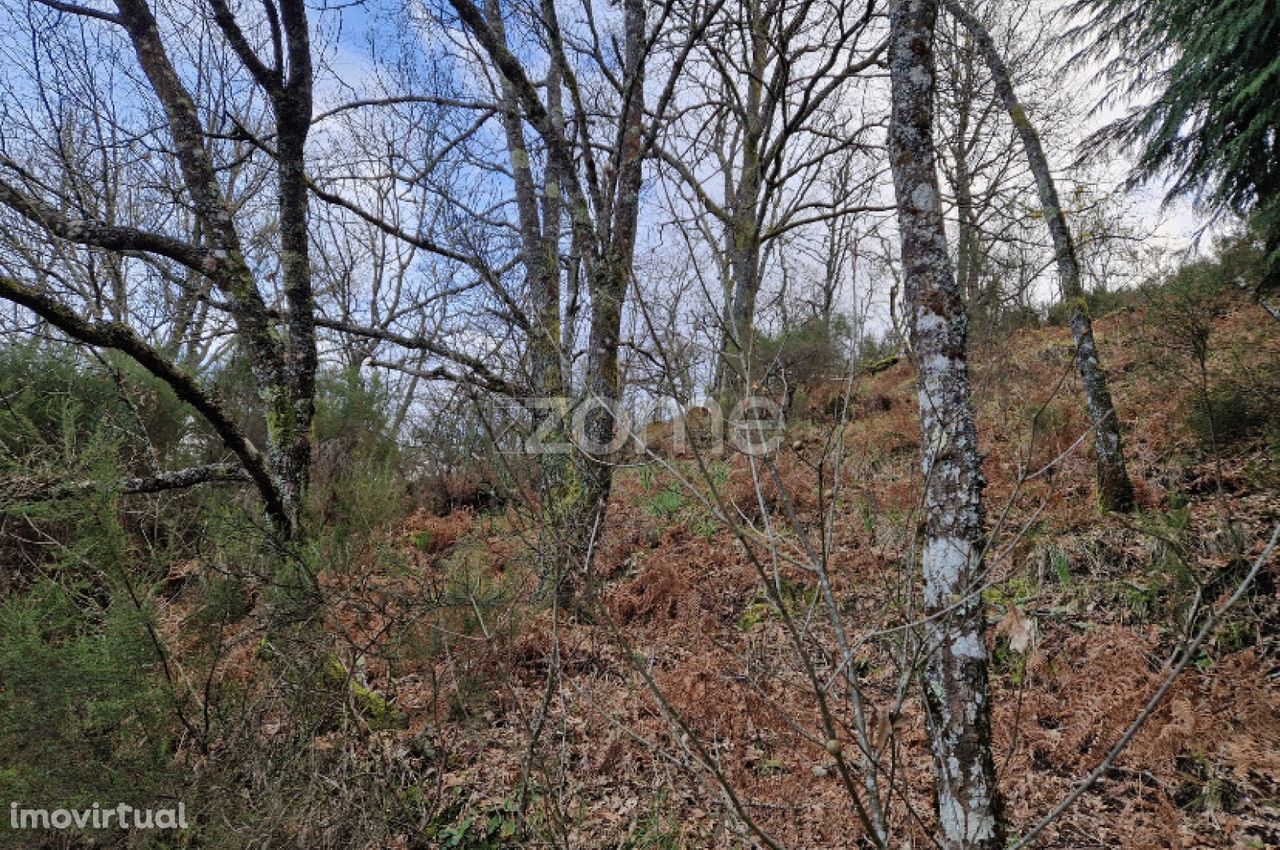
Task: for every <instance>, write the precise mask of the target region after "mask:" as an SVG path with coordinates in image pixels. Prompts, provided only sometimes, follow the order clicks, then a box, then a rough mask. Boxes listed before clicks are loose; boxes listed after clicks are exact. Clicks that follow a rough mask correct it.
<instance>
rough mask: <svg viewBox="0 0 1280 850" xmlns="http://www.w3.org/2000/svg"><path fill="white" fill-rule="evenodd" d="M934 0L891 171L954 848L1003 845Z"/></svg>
mask: <svg viewBox="0 0 1280 850" xmlns="http://www.w3.org/2000/svg"><path fill="white" fill-rule="evenodd" d="M937 10H938V3H937V0H897V2H895V3H894V4H893V6H892V7H891V12H890V59H889V69H890V79H891V87H892V101H893V111H892V117H891V119H890V125H889V161H890V164H891V167H892V169H893V182H894V191H895V194H896V198H897V205H898V226H899V238H900V240H901V246H902V263H903V271H904V279H905V296H906V311H907V316H908V321H909V326H910V335H911V344H912V351H913V353H914V355H915V359H916V369H917V378H916V386H917V393H918V396H919V403H920V428H921V433H922V436H923V466H924V479H925V501H924V514H925V517H924V519H925V525H924V549H923V553H922V555H921V563H922V567H923V572H924V614H925V616H926V617H927V618H928V621H927V625H926V626H925V630H924V631H925V640H926V641H927V646H926V650H927V653H928V657H927V661H926V669H925V675H924V697H925V704H926V707H927V712H928V725H929V734H930V740H931V746H932V750H933V758H934V771H935V780H936V786H937V815H938V830H939V836H938V838H939V843H940V846H942V847H943V848H945V850H960V849H961V848H966V850H967V848H981V850H987V848H991V850H995V848H999V847H1002V846H1003V843H1004V839H1003V828H1002V824H1001V818H1000V802H999V795H998V792H997V789H996V781H995V770H994V766H993V762H992V757H991V721H990V706H989V702H988V696H987V648H986V643H985V639H984V636H983V630H984V615H983V609H982V599H981V596H980V595H979V593H978V588H979V587H980V585H981V581H982V577H983V566H982V487H983V480H982V474H981V471H980V469H979V463H980V457H979V454H978V447H977V442H976V437H975V431H974V423H973V406H972V401H971V398H970V391H969V379H968V373H967V368H966V363H965V355H966V351H965V346H966V342H967V340H966V334H967V328H966V320H965V315H964V308H963V301H962V300H961V298H960V293H959V290H958V288H957V285H956V281H955V277H954V275H953V273H952V270H951V263H950V259H949V257H948V254H947V241H946V232H945V230H944V228H943V219H942V204H941V197H940V195H939V191H938V178H937V173H936V170H935V169H936V155H935V151H934V146H933V95H934V87H935V79H934V63H933V29H934V24H935V22H936V19H937Z"/></svg>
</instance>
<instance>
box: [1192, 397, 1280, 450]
mask: <svg viewBox="0 0 1280 850" xmlns="http://www.w3.org/2000/svg"><path fill="white" fill-rule="evenodd" d="M1264 421H1265V417H1264V416H1261V415H1260V414H1259V413H1257V412H1256V411H1255V410H1254V406H1253V405H1252V404H1251V403H1250V400H1249V398H1248V396H1247V395H1246V394H1245V392H1244V391H1243V390H1242V389H1241V388H1240V387H1238V386H1234V385H1231V384H1220V385H1218V386H1214V387H1212V388H1211V389H1210V390H1209V392H1208V394H1207V397H1204V398H1192V399H1191V400H1189V401H1188V402H1187V405H1186V408H1185V422H1186V425H1187V427H1188V428H1189V429H1190V430H1191V432H1192V433H1193V434H1194V435H1195V436H1196V438H1197V439H1198V440H1199V441H1200V442H1201V443H1202V444H1203V445H1204V446H1206V447H1210V446H1212V445H1213V444H1214V443H1215V442H1216V443H1217V444H1218V445H1224V444H1226V443H1230V442H1232V441H1234V440H1238V439H1240V438H1241V437H1243V436H1245V435H1246V434H1248V433H1249V431H1251V430H1253V429H1254V428H1255V427H1256V426H1258V425H1260V424H1262V423H1263V422H1264Z"/></svg>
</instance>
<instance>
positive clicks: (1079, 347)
mask: <svg viewBox="0 0 1280 850" xmlns="http://www.w3.org/2000/svg"><path fill="white" fill-rule="evenodd" d="M945 5H946V9H947V11H948V12H949V13H950V14H951V15H952V16H954V17H955V18H956V20H958V21H960V23H961V24H963V25H964V27H965V29H967V30H968V31H969V33H970V35H972V36H973V39H974V42H975V43H976V44H977V46H978V49H979V50H980V51H981V52H982V55H983V58H984V60H985V61H986V63H987V67H988V68H990V70H991V77H992V81H993V82H994V83H995V88H996V94H998V95H999V97H1000V100H1001V102H1002V103H1003V104H1004V108H1005V110H1006V111H1008V113H1009V117H1010V118H1011V119H1012V121H1013V126H1014V130H1015V131H1016V132H1017V134H1018V138H1019V139H1020V140H1021V142H1022V147H1023V150H1024V152H1025V153H1026V157H1027V163H1028V165H1029V166H1030V168H1031V173H1032V174H1033V175H1035V178H1036V188H1037V189H1038V191H1039V194H1040V206H1041V208H1042V209H1043V211H1044V220H1045V224H1047V225H1048V227H1049V236H1050V237H1051V238H1052V240H1053V249H1054V254H1055V256H1056V259H1057V264H1058V280H1059V281H1060V284H1061V287H1062V297H1063V299H1064V300H1065V301H1066V302H1067V304H1068V305H1069V306H1070V308H1071V322H1070V324H1071V337H1072V339H1073V341H1074V342H1075V354H1076V369H1077V371H1078V372H1079V373H1080V381H1081V383H1082V384H1083V385H1084V397H1085V404H1086V406H1087V407H1088V409H1089V419H1090V420H1091V422H1092V424H1093V436H1094V448H1095V450H1096V452H1097V461H1098V470H1097V481H1098V504H1099V505H1100V506H1101V507H1102V509H1103V510H1107V511H1127V510H1129V509H1131V508H1132V507H1133V484H1132V483H1131V482H1130V481H1129V473H1128V471H1127V470H1126V468H1125V462H1124V444H1123V441H1122V439H1121V436H1120V422H1119V420H1118V419H1117V418H1116V411H1115V405H1114V404H1112V401H1111V391H1110V389H1109V388H1108V387H1107V375H1106V372H1105V371H1104V370H1103V368H1102V362H1101V360H1100V359H1099V357H1098V346H1097V343H1096V342H1094V338H1093V321H1092V319H1091V318H1090V317H1089V306H1088V303H1087V301H1086V300H1085V294H1084V285H1083V284H1082V283H1081V280H1080V262H1079V259H1078V257H1077V255H1076V246H1075V241H1074V239H1073V238H1072V236H1071V230H1070V228H1069V227H1067V219H1066V215H1065V214H1064V213H1063V211H1062V203H1061V202H1060V201H1059V199H1058V190H1057V186H1056V185H1055V184H1054V180H1053V173H1052V172H1051V171H1050V170H1049V160H1048V158H1047V157H1046V156H1045V154H1044V146H1043V145H1042V144H1041V142H1040V135H1039V133H1037V132H1036V129H1035V127H1034V126H1033V125H1032V124H1031V121H1030V120H1029V119H1028V118H1027V113H1026V110H1024V109H1023V108H1022V104H1021V103H1019V102H1018V97H1017V94H1016V93H1015V92H1014V90H1013V81H1012V78H1011V77H1010V76H1009V69H1008V68H1007V67H1006V66H1005V64H1004V59H1003V58H1002V57H1001V56H1000V51H999V50H997V49H996V45H995V41H994V40H993V39H992V38H991V34H990V33H989V32H987V30H986V28H985V27H984V26H983V25H982V22H981V21H979V20H978V19H977V18H976V17H974V16H973V15H972V14H970V13H969V11H968V10H966V9H965V8H964V7H963V6H961V5H960V4H959V3H958V2H956V0H945Z"/></svg>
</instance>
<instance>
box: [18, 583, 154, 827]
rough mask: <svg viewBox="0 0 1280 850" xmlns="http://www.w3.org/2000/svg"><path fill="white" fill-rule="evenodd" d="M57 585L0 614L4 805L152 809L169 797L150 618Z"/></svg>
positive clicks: (34, 591)
mask: <svg viewBox="0 0 1280 850" xmlns="http://www.w3.org/2000/svg"><path fill="white" fill-rule="evenodd" d="M118 596H119V597H120V598H117V597H116V595H113V596H112V597H110V598H108V600H107V601H106V602H105V603H101V604H98V603H94V602H93V601H91V600H90V599H86V598H84V597H83V596H82V595H79V594H76V593H75V592H73V591H71V590H68V589H67V588H65V587H63V586H61V585H60V584H57V583H55V582H53V581H43V582H41V583H39V584H37V585H34V586H33V587H31V588H30V589H29V590H28V591H27V592H25V593H23V594H21V595H17V596H11V597H10V598H9V599H8V600H7V601H5V603H4V604H3V606H0V682H3V683H4V686H3V687H2V688H0V765H2V766H3V767H2V768H0V798H4V799H7V800H12V801H20V802H25V803H27V804H28V805H30V806H34V807H48V808H59V807H66V808H89V807H90V806H92V804H93V803H94V802H100V803H102V804H103V805H108V804H115V803H129V804H130V805H135V806H149V805H153V804H155V802H156V800H158V799H160V798H161V797H162V796H163V795H165V794H168V793H172V786H171V783H172V781H173V780H174V777H175V770H174V767H173V764H172V761H171V757H170V752H171V746H172V739H173V728H172V726H173V718H174V714H173V707H172V701H171V699H170V698H169V694H168V691H167V689H166V687H165V684H164V679H163V677H162V676H161V674H160V669H159V663H158V656H157V654H156V651H155V647H154V646H153V645H152V644H151V643H150V641H149V637H148V631H147V627H146V614H145V613H144V612H140V611H138V610H137V609H136V608H135V607H134V606H133V605H132V604H131V603H130V602H129V601H128V599H127V598H124V594H119V595H118Z"/></svg>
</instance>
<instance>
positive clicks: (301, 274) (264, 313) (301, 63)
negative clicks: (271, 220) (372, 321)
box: [116, 0, 317, 537]
mask: <svg viewBox="0 0 1280 850" xmlns="http://www.w3.org/2000/svg"><path fill="white" fill-rule="evenodd" d="M211 6H212V9H213V13H214V19H215V21H216V23H217V24H218V26H219V28H220V29H221V30H222V32H223V34H224V35H225V36H226V38H227V40H228V41H229V43H230V44H231V46H232V48H233V49H234V50H235V52H236V54H237V56H238V57H239V58H240V59H241V61H242V62H243V63H244V65H245V67H246V68H247V69H248V70H249V72H250V74H251V75H252V76H253V77H254V79H255V81H256V82H258V83H259V84H260V85H261V86H262V88H263V89H264V90H265V91H266V93H267V95H268V97H269V98H270V100H271V106H272V111H273V112H274V114H275V118H276V128H275V129H276V150H275V159H276V163H277V175H276V176H277V201H278V213H279V219H278V224H279V230H280V258H279V259H280V275H281V279H282V281H283V285H284V294H285V301H286V303H288V305H289V313H288V315H287V317H286V319H285V333H284V335H283V339H282V338H281V337H280V336H279V335H278V334H277V333H276V330H275V327H274V320H273V318H272V313H271V311H270V310H268V309H267V306H266V301H265V299H264V298H263V295H262V293H261V291H260V290H259V288H258V284H257V281H256V280H255V278H254V274H253V272H252V270H251V269H250V268H249V265H248V263H247V262H246V260H245V257H244V251H243V248H242V244H241V239H240V235H239V233H238V232H237V230H236V227H235V223H234V221H233V217H232V212H231V207H230V205H229V204H228V203H227V200H226V197H225V195H224V193H223V190H222V187H221V185H220V184H219V181H218V177H217V173H216V172H215V169H214V166H213V160H212V159H211V157H210V156H209V152H208V150H207V149H206V146H205V139H206V133H205V130H204V127H203V125H202V123H201V119H200V115H199V112H198V110H197V108H196V105H195V101H194V99H193V98H192V97H191V94H190V93H189V92H188V91H187V89H186V86H185V85H184V84H183V82H182V79H181V77H180V76H179V74H178V72H177V70H176V69H175V67H174V65H173V62H172V61H171V59H170V57H169V55H168V52H167V51H166V49H165V46H164V43H163V41H162V39H161V36H160V30H159V26H158V24H157V22H156V19H155V16H154V14H153V13H152V11H151V9H150V7H149V6H148V5H147V2H146V0H116V8H117V9H118V10H119V20H120V24H121V25H122V26H123V27H124V29H125V31H126V32H127V33H128V35H129V38H130V41H131V42H132V43H133V47H134V52H135V53H136V55H137V57H138V62H139V65H140V66H141V67H142V71H143V73H144V74H145V76H146V78H147V81H148V83H149V84H150V86H151V89H152V91H154V92H155V94H156V97H157V99H158V100H159V101H160V104H161V106H162V107H163V109H164V112H165V118H166V120H167V124H168V129H169V133H170V135H171V136H172V137H173V143H174V148H175V156H176V158H177V161H178V166H179V170H180V172H181V174H182V178H183V184H184V186H185V188H186V190H187V194H188V195H189V196H190V198H191V202H192V209H193V211H194V213H195V215H196V217H197V219H198V220H199V221H200V224H201V229H202V231H203V232H204V234H205V240H206V242H207V243H208V244H209V245H210V249H209V251H208V255H207V256H206V257H204V258H203V259H202V260H201V265H200V271H201V272H202V273H203V274H206V275H208V276H209V277H210V278H211V279H212V280H214V281H215V283H216V284H217V286H218V287H219V289H221V290H222V292H223V293H225V294H226V296H227V298H228V301H229V304H230V309H231V313H232V316H233V317H234V319H235V322H236V327H237V330H238V332H239V341H240V343H241V345H243V347H244V349H245V351H246V353H247V354H248V357H249V362H250V364H251V367H252V370H253V375H254V379H255V382H256V383H257V389H258V394H259V397H260V398H261V400H262V403H263V407H264V410H265V413H266V419H267V451H266V457H267V467H268V469H269V471H270V474H271V479H272V484H273V487H274V488H275V490H276V491H277V497H278V499H277V500H278V501H279V502H280V504H281V505H282V506H283V516H282V517H280V518H278V521H277V526H278V529H279V530H280V531H281V532H282V533H283V534H284V536H286V537H292V536H295V535H296V534H297V533H298V532H299V529H300V522H301V512H302V505H303V501H304V498H305V494H306V489H307V478H308V472H309V470H310V465H311V420H312V417H313V415H314V411H315V401H314V396H315V372H316V357H317V356H316V344H315V306H314V299H313V293H312V286H311V264H310V258H309V245H310V241H309V240H310V237H309V235H308V233H307V184H306V176H305V173H304V164H305V160H304V148H305V145H306V139H307V134H308V132H309V131H310V126H311V109H312V64H311V45H310V31H309V26H308V23H307V15H306V8H305V5H304V4H303V3H302V2H301V0H282V2H281V3H280V5H279V10H280V15H279V18H280V19H279V24H280V32H279V33H277V38H279V39H282V41H283V43H277V46H278V47H280V50H281V62H280V64H279V65H278V66H271V67H269V66H268V65H266V64H265V63H264V62H262V61H261V60H260V59H259V58H258V57H257V56H256V55H255V54H254V53H253V51H252V49H251V48H250V46H249V44H248V42H247V40H246V39H245V38H244V36H243V34H242V33H241V31H240V29H239V27H238V25H237V24H236V22H235V18H234V16H233V15H232V13H231V11H230V9H229V8H228V7H227V5H226V4H225V2H224V0H211Z"/></svg>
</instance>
